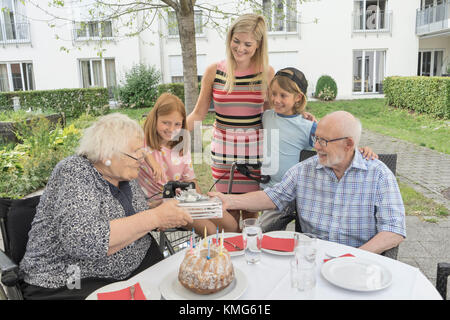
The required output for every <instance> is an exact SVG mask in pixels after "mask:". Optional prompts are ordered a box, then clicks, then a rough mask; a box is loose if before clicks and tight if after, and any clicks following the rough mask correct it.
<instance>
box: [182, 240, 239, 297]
mask: <svg viewBox="0 0 450 320" xmlns="http://www.w3.org/2000/svg"><path fill="white" fill-rule="evenodd" d="M201 247H202V246H201V244H199V246H198V247H197V248H191V249H187V250H186V255H185V257H184V260H183V262H182V263H181V265H180V270H179V272H178V280H179V281H180V283H181V284H182V285H183V286H184V287H185V288H187V289H189V290H191V291H193V292H195V293H198V294H211V293H215V292H218V291H220V290H223V289H225V288H226V287H227V286H228V285H229V284H230V283H231V282H232V281H233V279H234V269H233V264H232V263H231V258H230V254H229V253H228V251H227V250H226V249H225V248H223V245H222V246H217V245H211V247H209V248H205V247H203V248H201Z"/></svg>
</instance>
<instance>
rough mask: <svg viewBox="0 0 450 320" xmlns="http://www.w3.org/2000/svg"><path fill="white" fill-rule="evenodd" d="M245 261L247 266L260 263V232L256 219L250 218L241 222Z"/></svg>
mask: <svg viewBox="0 0 450 320" xmlns="http://www.w3.org/2000/svg"><path fill="white" fill-rule="evenodd" d="M243 225H244V229H243V230H242V237H243V240H244V252H245V259H246V261H247V263H248V264H256V263H259V262H260V261H261V243H262V230H261V225H260V223H259V220H258V219H255V218H250V219H245V220H244V221H243Z"/></svg>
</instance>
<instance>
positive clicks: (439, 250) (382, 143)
mask: <svg viewBox="0 0 450 320" xmlns="http://www.w3.org/2000/svg"><path fill="white" fill-rule="evenodd" d="M360 145H362V146H370V147H371V148H372V149H373V150H374V151H375V152H376V153H397V157H398V158H397V177H398V178H399V179H400V181H402V182H404V183H407V184H408V185H410V186H411V187H413V188H414V189H415V190H417V191H418V192H420V193H422V194H424V195H425V196H426V197H428V198H431V199H433V200H434V201H435V202H437V203H440V204H442V205H444V206H445V207H446V208H447V209H448V210H450V155H447V154H443V153H440V152H437V151H434V150H430V149H428V148H425V147H421V146H416V145H414V144H412V143H409V142H405V141H402V140H399V139H396V138H392V137H388V136H385V135H382V134H378V133H374V132H370V131H367V130H363V134H362V137H361V143H360ZM406 234H407V235H406V236H407V237H406V239H405V241H403V242H402V243H401V244H400V248H399V255H398V260H400V261H402V262H405V263H408V264H410V265H413V266H415V267H418V268H419V269H420V270H421V271H422V272H423V273H424V274H425V276H426V277H427V278H428V279H429V280H430V281H431V282H432V283H433V285H436V270H437V263H438V262H449V263H450V217H440V218H438V219H437V222H433V223H430V222H426V221H424V220H423V219H422V218H419V217H417V216H407V217H406ZM449 287H450V281H449ZM449 290H450V289H448V290H447V292H450V291H449ZM449 296H450V295H449V294H447V297H449Z"/></svg>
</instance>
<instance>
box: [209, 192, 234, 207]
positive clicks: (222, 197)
mask: <svg viewBox="0 0 450 320" xmlns="http://www.w3.org/2000/svg"><path fill="white" fill-rule="evenodd" d="M208 196H210V197H217V198H219V199H220V200H221V201H222V209H223V210H227V209H229V207H230V199H229V196H228V195H226V194H223V193H222V192H208Z"/></svg>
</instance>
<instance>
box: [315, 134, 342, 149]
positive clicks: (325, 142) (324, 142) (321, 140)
mask: <svg viewBox="0 0 450 320" xmlns="http://www.w3.org/2000/svg"><path fill="white" fill-rule="evenodd" d="M344 139H348V137H342V138H336V139H331V140H327V139H324V138H321V137H317V136H316V135H315V134H311V140H312V142H313V144H315V143H316V142H317V143H318V144H320V146H321V147H323V148H325V147H326V146H327V145H328V142H334V141H339V140H344Z"/></svg>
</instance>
